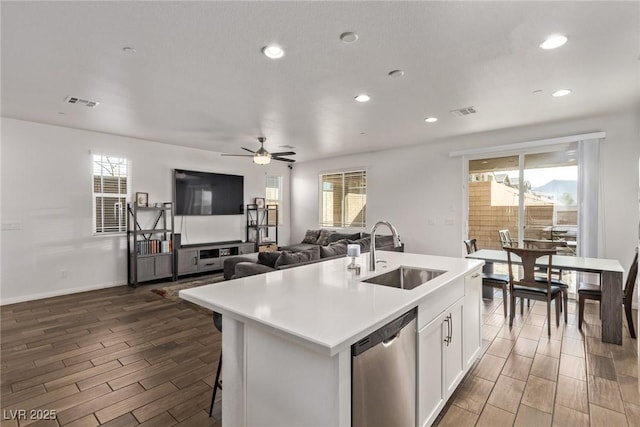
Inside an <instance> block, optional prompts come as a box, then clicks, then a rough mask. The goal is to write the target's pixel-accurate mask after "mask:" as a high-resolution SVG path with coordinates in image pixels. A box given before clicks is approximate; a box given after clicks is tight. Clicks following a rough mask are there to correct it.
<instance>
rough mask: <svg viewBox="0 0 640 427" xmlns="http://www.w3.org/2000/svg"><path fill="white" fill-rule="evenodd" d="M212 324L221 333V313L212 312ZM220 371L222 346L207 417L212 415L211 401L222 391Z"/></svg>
mask: <svg viewBox="0 0 640 427" xmlns="http://www.w3.org/2000/svg"><path fill="white" fill-rule="evenodd" d="M213 326H215V327H216V329H217V330H218V331H220V333H222V314H220V313H216V312H215V311H214V312H213ZM221 371H222V348H220V358H219V359H218V371H217V372H216V380H215V382H214V384H213V396H211V407H210V408H209V417H212V416H213V402H215V400H216V393H217V392H218V389H220V391H222V380H220V373H221Z"/></svg>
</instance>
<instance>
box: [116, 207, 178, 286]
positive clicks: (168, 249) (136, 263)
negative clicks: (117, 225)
mask: <svg viewBox="0 0 640 427" xmlns="http://www.w3.org/2000/svg"><path fill="white" fill-rule="evenodd" d="M127 215H128V217H127V220H128V221H127V277H128V281H129V285H131V286H134V287H135V286H138V283H139V282H146V281H149V280H157V279H165V278H167V277H171V278H172V280H175V279H176V275H175V269H174V248H173V223H174V215H173V204H172V203H171V202H165V203H161V204H159V205H157V206H137V205H136V204H135V203H127Z"/></svg>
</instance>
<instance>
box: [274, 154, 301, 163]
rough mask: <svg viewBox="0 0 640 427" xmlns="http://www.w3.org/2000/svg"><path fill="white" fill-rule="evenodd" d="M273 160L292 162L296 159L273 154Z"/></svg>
mask: <svg viewBox="0 0 640 427" xmlns="http://www.w3.org/2000/svg"><path fill="white" fill-rule="evenodd" d="M271 160H279V161H281V162H290V163H294V162H295V160H293V159H285V158H284V157H274V156H273V155H272V156H271Z"/></svg>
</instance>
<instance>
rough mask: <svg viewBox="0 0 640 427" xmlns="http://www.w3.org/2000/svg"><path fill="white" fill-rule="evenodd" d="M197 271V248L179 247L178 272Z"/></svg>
mask: <svg viewBox="0 0 640 427" xmlns="http://www.w3.org/2000/svg"><path fill="white" fill-rule="evenodd" d="M196 271H198V250H197V249H186V250H185V249H180V250H179V251H178V274H186V273H194V272H196Z"/></svg>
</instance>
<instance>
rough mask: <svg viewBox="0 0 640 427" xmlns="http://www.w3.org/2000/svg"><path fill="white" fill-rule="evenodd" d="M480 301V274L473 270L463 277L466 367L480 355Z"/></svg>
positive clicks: (468, 367) (463, 333) (469, 366)
mask: <svg viewBox="0 0 640 427" xmlns="http://www.w3.org/2000/svg"><path fill="white" fill-rule="evenodd" d="M481 303H482V274H481V273H480V270H479V269H478V270H475V271H473V272H471V273H469V274H467V275H466V276H465V278H464V316H463V321H462V323H463V332H462V335H463V337H464V343H463V346H462V348H463V355H464V363H465V365H466V369H470V368H471V366H472V365H473V363H474V362H475V361H476V359H477V358H478V356H479V355H480V351H481V346H482V333H481V331H480V325H481V323H482V322H481V321H480V320H481V319H480V304H481Z"/></svg>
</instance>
